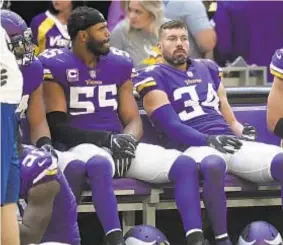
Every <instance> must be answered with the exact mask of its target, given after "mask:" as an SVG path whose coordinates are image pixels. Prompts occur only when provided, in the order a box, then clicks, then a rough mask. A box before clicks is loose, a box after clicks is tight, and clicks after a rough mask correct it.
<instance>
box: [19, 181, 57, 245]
mask: <svg viewBox="0 0 283 245" xmlns="http://www.w3.org/2000/svg"><path fill="white" fill-rule="evenodd" d="M59 191H60V185H59V183H58V182H57V181H55V180H54V181H51V182H47V183H43V184H39V185H37V186H35V187H33V188H32V189H31V190H30V191H29V194H28V205H27V207H26V209H25V212H24V216H23V222H22V224H20V237H21V245H27V244H30V243H39V242H40V240H41V239H42V237H43V235H44V233H45V231H46V229H47V227H48V224H49V221H50V219H51V215H52V210H53V202H54V199H55V197H56V195H57V194H58V193H59Z"/></svg>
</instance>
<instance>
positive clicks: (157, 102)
mask: <svg viewBox="0 0 283 245" xmlns="http://www.w3.org/2000/svg"><path fill="white" fill-rule="evenodd" d="M164 105H170V101H169V99H168V96H167V94H166V93H165V92H163V91H161V90H153V91H150V92H149V93H147V94H146V95H145V96H144V98H143V107H144V109H145V111H146V113H147V115H148V116H151V114H152V113H153V112H154V111H155V110H156V109H158V108H159V107H161V106H164Z"/></svg>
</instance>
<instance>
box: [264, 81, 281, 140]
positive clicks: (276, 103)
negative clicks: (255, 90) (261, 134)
mask: <svg viewBox="0 0 283 245" xmlns="http://www.w3.org/2000/svg"><path fill="white" fill-rule="evenodd" d="M282 95H283V79H280V78H278V77H274V80H273V83H272V87H271V90H270V93H269V96H268V101H267V126H268V129H269V130H270V131H272V132H275V128H276V125H277V124H278V122H279V120H280V118H283V103H282ZM278 136H279V134H278ZM281 137H282V136H281Z"/></svg>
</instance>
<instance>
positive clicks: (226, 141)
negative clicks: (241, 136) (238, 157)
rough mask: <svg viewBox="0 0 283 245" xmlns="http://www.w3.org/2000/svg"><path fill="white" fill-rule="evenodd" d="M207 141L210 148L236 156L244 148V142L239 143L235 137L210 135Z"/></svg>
mask: <svg viewBox="0 0 283 245" xmlns="http://www.w3.org/2000/svg"><path fill="white" fill-rule="evenodd" d="M207 140H208V145H209V146H211V147H213V148H215V149H216V150H218V151H220V152H222V153H230V154H234V153H235V152H236V151H238V150H239V149H240V148H241V146H242V142H241V141H239V140H238V139H237V138H236V137H235V136H228V135H210V136H208V139H207Z"/></svg>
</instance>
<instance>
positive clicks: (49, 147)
mask: <svg viewBox="0 0 283 245" xmlns="http://www.w3.org/2000/svg"><path fill="white" fill-rule="evenodd" d="M40 149H41V150H43V151H45V152H47V153H49V154H51V155H52V156H53V157H56V158H57V160H58V155H57V153H56V151H55V150H54V148H53V146H52V145H49V144H46V145H43V146H41V147H40Z"/></svg>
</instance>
